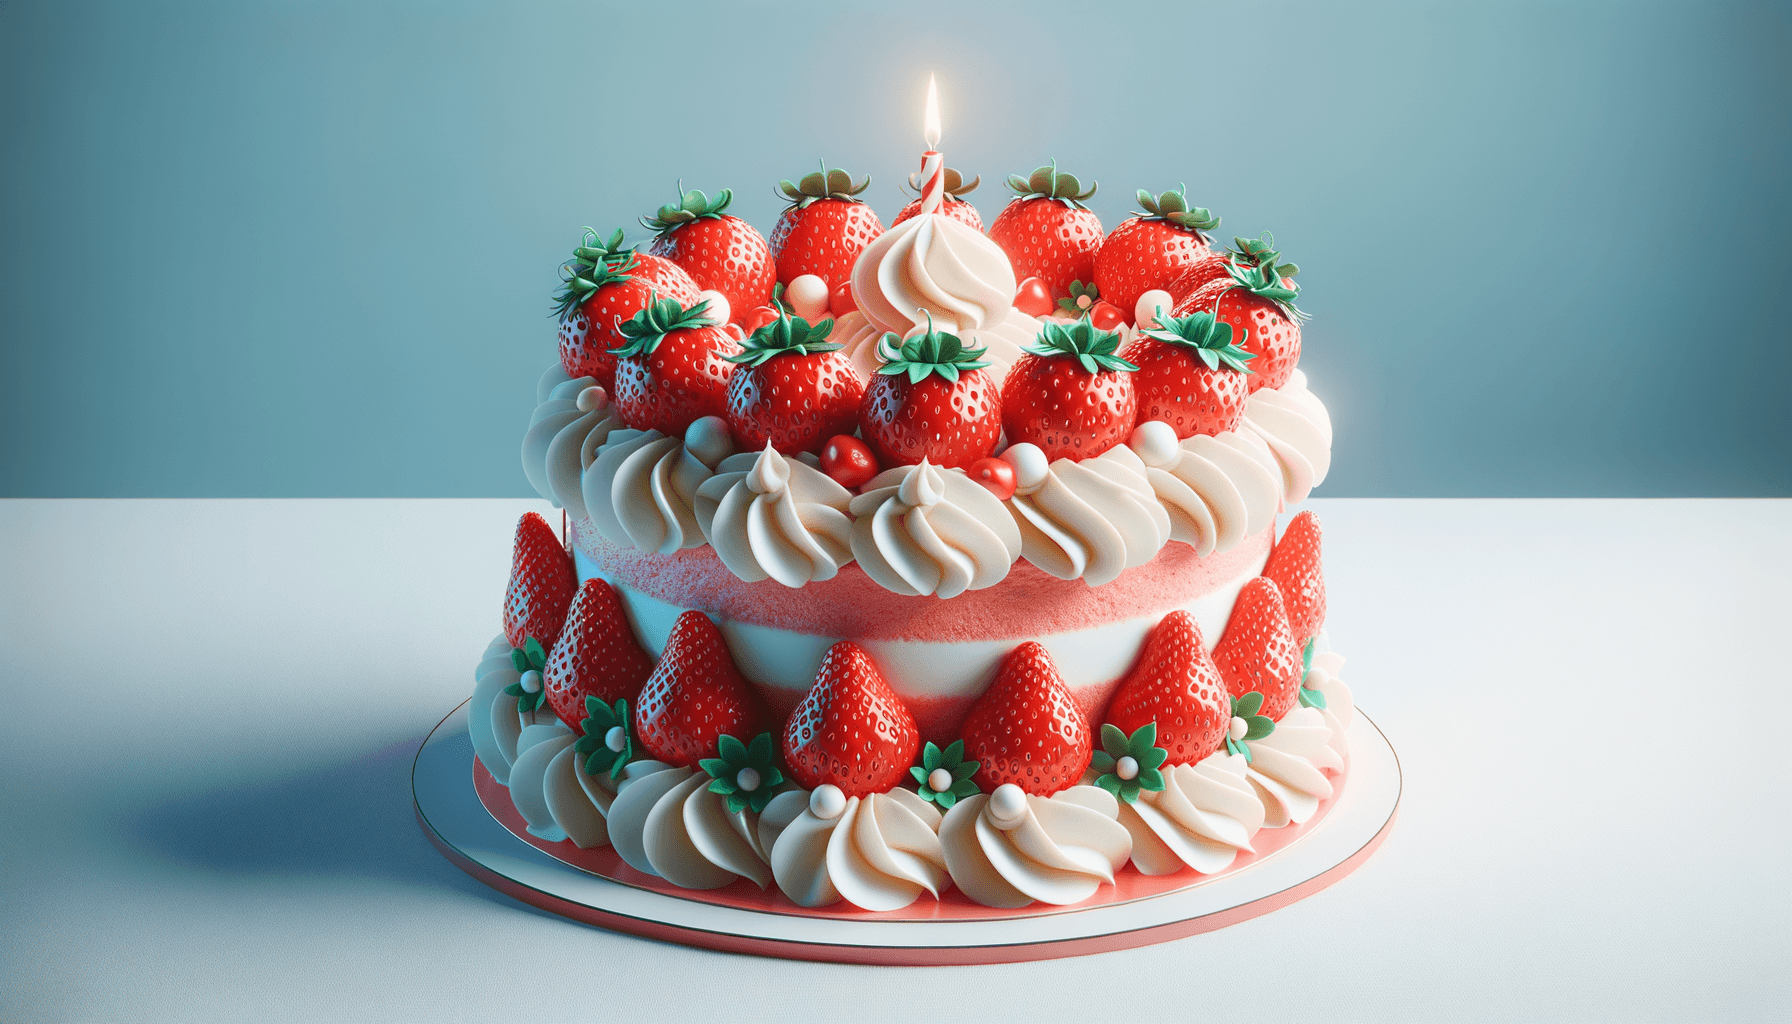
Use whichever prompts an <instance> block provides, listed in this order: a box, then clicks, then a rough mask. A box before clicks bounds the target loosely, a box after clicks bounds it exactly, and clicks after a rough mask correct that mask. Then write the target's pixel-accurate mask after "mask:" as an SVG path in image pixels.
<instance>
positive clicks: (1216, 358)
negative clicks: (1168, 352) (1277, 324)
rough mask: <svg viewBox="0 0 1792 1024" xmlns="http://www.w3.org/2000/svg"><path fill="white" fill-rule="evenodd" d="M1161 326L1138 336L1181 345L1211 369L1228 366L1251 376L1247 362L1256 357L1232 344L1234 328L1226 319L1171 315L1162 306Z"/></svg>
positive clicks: (1246, 333)
mask: <svg viewBox="0 0 1792 1024" xmlns="http://www.w3.org/2000/svg"><path fill="white" fill-rule="evenodd" d="M1157 323H1158V326H1157V327H1156V328H1155V329H1153V330H1149V331H1140V332H1139V333H1140V334H1142V335H1144V336H1145V337H1147V338H1154V339H1156V340H1158V341H1161V342H1164V343H1166V344H1170V345H1181V346H1182V347H1183V348H1186V349H1189V350H1190V351H1192V352H1194V354H1195V355H1197V356H1199V357H1200V358H1201V361H1202V362H1203V363H1206V364H1207V368H1208V369H1210V370H1217V369H1219V368H1220V367H1222V366H1223V367H1225V368H1226V369H1228V370H1237V371H1238V372H1239V373H1250V372H1251V368H1250V367H1248V366H1246V365H1245V363H1246V362H1247V361H1249V360H1252V359H1255V358H1257V356H1256V354H1255V353H1253V352H1246V351H1245V350H1244V349H1242V348H1239V347H1238V346H1237V345H1236V344H1234V343H1233V341H1232V325H1231V324H1229V323H1226V322H1225V321H1224V320H1219V319H1215V317H1214V315H1213V314H1212V313H1205V312H1203V313H1192V314H1190V315H1188V316H1169V315H1167V314H1166V313H1164V308H1163V307H1162V306H1159V307H1157ZM1249 336H1250V330H1249V329H1248V328H1247V329H1245V330H1243V331H1241V332H1240V336H1239V339H1238V340H1239V341H1243V340H1245V338H1247V337H1249Z"/></svg>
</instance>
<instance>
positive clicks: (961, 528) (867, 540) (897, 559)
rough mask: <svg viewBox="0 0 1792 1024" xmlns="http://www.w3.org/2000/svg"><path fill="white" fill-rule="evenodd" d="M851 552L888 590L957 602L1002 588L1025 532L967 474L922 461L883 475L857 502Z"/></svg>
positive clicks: (1016, 556)
mask: <svg viewBox="0 0 1792 1024" xmlns="http://www.w3.org/2000/svg"><path fill="white" fill-rule="evenodd" d="M849 511H850V512H851V513H852V515H853V517H854V518H853V524H852V553H853V555H854V557H856V558H857V559H858V562H859V566H860V567H861V568H863V569H864V570H865V574H866V575H867V576H870V577H871V578H872V579H874V580H876V581H877V582H878V583H879V584H881V585H882V586H883V588H884V589H885V590H889V591H892V592H894V593H897V594H905V595H908V596H910V597H918V596H921V595H923V594H933V595H936V596H938V597H957V596H958V595H959V594H962V593H964V592H965V591H967V590H981V589H983V588H984V587H991V586H994V585H995V584H997V583H1000V582H1001V581H1002V579H1003V578H1004V577H1006V576H1007V575H1008V569H1009V567H1010V566H1012V565H1013V564H1014V560H1015V559H1017V558H1019V557H1020V553H1021V538H1020V529H1019V528H1018V527H1016V526H1015V525H1014V520H1013V519H1011V518H1010V517H1009V516H1008V514H1007V513H1006V512H1005V511H1003V509H1002V502H1001V501H1000V500H999V499H997V498H996V496H995V495H993V494H991V493H990V492H989V491H988V490H987V489H986V488H984V487H983V485H981V484H978V483H975V482H973V481H972V480H971V478H970V477H968V476H966V475H965V473H964V471H963V470H959V469H944V470H943V469H941V468H940V467H938V466H935V465H932V464H930V463H928V462H927V461H925V460H923V461H922V462H921V464H920V465H916V466H898V467H896V468H894V469H887V470H884V471H883V472H882V473H879V474H878V475H877V476H875V477H873V478H872V479H871V480H870V482H868V483H867V484H866V485H865V487H864V489H863V491H862V492H861V493H860V494H859V495H858V496H857V497H855V498H853V499H852V504H851V506H850V507H849Z"/></svg>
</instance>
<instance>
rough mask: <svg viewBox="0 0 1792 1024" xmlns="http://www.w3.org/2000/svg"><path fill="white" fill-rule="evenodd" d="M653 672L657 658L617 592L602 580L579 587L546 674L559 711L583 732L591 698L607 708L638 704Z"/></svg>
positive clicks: (544, 681) (544, 686)
mask: <svg viewBox="0 0 1792 1024" xmlns="http://www.w3.org/2000/svg"><path fill="white" fill-rule="evenodd" d="M652 674H653V659H652V658H650V657H648V656H647V652H646V651H644V650H642V649H641V645H640V644H639V643H636V642H635V633H634V630H633V629H631V628H630V627H629V624H628V619H627V618H626V617H624V615H623V612H622V600H621V598H619V597H617V595H616V590H615V588H613V587H612V586H610V584H609V583H607V582H605V581H604V580H603V579H601V578H599V577H596V576H593V577H592V578H590V579H588V580H586V581H585V582H584V583H581V584H579V591H578V594H577V595H576V596H575V597H574V598H573V599H572V607H571V608H570V609H569V610H568V611H567V613H566V626H565V627H564V628H563V629H562V630H561V631H560V639H559V640H557V641H555V643H554V648H553V650H552V651H551V652H549V654H548V658H547V664H546V666H545V667H544V668H543V669H542V671H541V676H542V689H543V690H544V691H545V692H546V693H547V695H548V703H549V704H551V705H552V706H553V708H554V713H555V714H557V715H559V716H560V720H561V721H562V722H565V723H566V724H567V725H568V726H569V727H571V729H572V731H573V732H576V733H581V734H582V733H583V732H584V728H583V726H581V725H580V723H581V722H582V721H583V720H584V719H585V718H586V715H587V711H586V706H585V702H586V700H587V698H595V699H596V700H598V701H600V702H601V703H603V704H605V705H609V704H614V703H615V702H616V701H619V700H627V701H631V702H632V701H633V700H634V699H635V695H636V694H637V693H640V692H641V684H642V683H644V682H646V681H647V677H648V676H649V675H652Z"/></svg>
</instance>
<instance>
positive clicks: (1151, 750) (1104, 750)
mask: <svg viewBox="0 0 1792 1024" xmlns="http://www.w3.org/2000/svg"><path fill="white" fill-rule="evenodd" d="M1169 758H1170V752H1169V751H1167V750H1165V749H1164V748H1162V747H1160V746H1158V745H1157V723H1156V722H1146V723H1145V724H1144V725H1141V726H1139V727H1138V728H1137V729H1134V730H1133V733H1132V735H1131V736H1128V735H1126V733H1125V732H1123V731H1122V730H1121V729H1120V727H1119V726H1117V725H1114V724H1112V723H1109V724H1107V725H1104V726H1102V727H1101V749H1100V750H1097V751H1096V752H1095V753H1094V755H1093V756H1091V757H1090V758H1089V767H1090V768H1092V769H1094V770H1095V771H1096V772H1097V773H1099V775H1098V777H1097V778H1096V780H1095V784H1096V785H1097V786H1100V787H1101V788H1102V789H1105V790H1107V791H1108V792H1109V793H1112V794H1113V795H1114V796H1115V797H1116V798H1117V799H1120V800H1124V801H1126V802H1127V803H1129V804H1133V803H1138V802H1139V793H1140V792H1141V791H1143V792H1149V793H1161V792H1163V789H1164V773H1163V772H1162V771H1160V770H1159V769H1160V768H1161V767H1162V765H1163V763H1164V762H1165V761H1167V760H1169Z"/></svg>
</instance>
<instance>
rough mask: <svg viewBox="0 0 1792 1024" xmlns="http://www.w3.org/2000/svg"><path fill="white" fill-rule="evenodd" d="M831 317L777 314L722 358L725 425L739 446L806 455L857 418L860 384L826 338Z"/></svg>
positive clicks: (862, 386)
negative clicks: (728, 369) (727, 367)
mask: <svg viewBox="0 0 1792 1024" xmlns="http://www.w3.org/2000/svg"><path fill="white" fill-rule="evenodd" d="M833 329H834V321H832V320H823V321H822V322H820V323H818V324H810V323H809V321H807V320H804V319H803V318H802V317H793V316H791V315H790V314H788V313H781V314H779V316H778V318H777V319H776V320H773V321H772V322H771V323H769V324H766V325H765V326H763V327H761V328H759V329H758V330H756V331H754V332H753V333H752V334H750V335H748V336H747V338H746V340H744V341H743V342H742V343H741V350H740V352H738V353H736V354H734V355H731V356H729V357H728V359H729V361H730V362H733V363H736V364H738V365H737V366H736V367H735V370H734V378H733V379H732V380H730V381H729V382H728V416H727V419H728V430H729V432H730V433H732V434H733V435H734V444H735V447H736V448H737V449H738V450H740V451H762V450H764V448H765V446H766V445H768V444H769V445H771V446H772V447H773V448H776V449H777V450H778V451H779V452H781V453H783V454H785V455H794V454H796V453H797V452H812V451H815V450H817V449H819V448H820V447H821V446H822V443H823V442H825V441H826V440H827V439H828V438H830V437H833V436H834V435H836V434H850V433H852V428H853V426H854V424H856V423H857V422H858V418H859V400H860V399H861V398H862V397H863V396H864V394H865V382H864V381H862V380H860V379H859V374H858V371H857V370H855V369H853V366H852V360H850V359H848V358H846V357H845V356H843V355H841V354H840V346H839V345H838V344H835V343H833V342H830V341H828V340H827V339H828V332H829V331H832V330H833Z"/></svg>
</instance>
